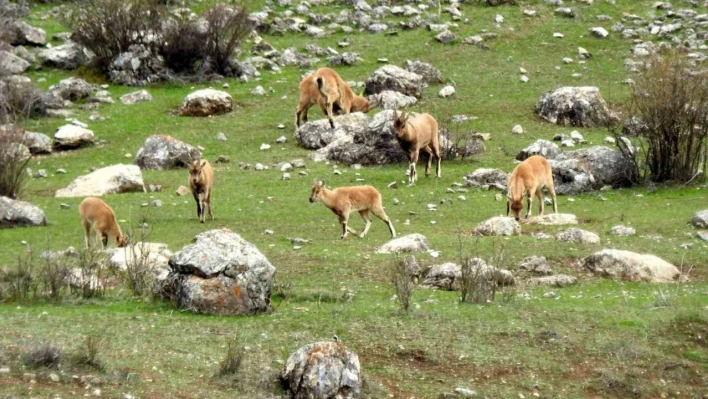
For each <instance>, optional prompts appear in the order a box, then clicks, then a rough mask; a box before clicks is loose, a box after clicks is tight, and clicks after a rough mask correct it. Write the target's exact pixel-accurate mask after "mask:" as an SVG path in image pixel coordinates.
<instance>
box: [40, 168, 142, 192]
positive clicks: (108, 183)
mask: <svg viewBox="0 0 708 399" xmlns="http://www.w3.org/2000/svg"><path fill="white" fill-rule="evenodd" d="M145 191H146V190H145V183H143V174H142V173H141V172H140V168H138V167H137V166H135V165H120V164H119V165H112V166H107V167H105V168H101V169H96V170H95V171H93V172H91V173H89V174H88V175H84V176H79V177H77V178H76V180H74V181H73V182H71V184H69V186H68V187H67V188H62V189H59V190H57V192H56V194H55V195H54V196H55V197H57V198H66V197H100V196H102V195H106V194H119V193H126V192H145Z"/></svg>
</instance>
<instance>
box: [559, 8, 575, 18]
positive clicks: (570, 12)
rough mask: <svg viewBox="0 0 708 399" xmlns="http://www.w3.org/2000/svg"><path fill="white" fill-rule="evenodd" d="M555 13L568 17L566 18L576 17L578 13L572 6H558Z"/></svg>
mask: <svg viewBox="0 0 708 399" xmlns="http://www.w3.org/2000/svg"><path fill="white" fill-rule="evenodd" d="M555 13H556V14H557V15H560V16H562V17H566V18H575V17H576V15H577V13H576V10H575V8H570V7H559V8H556V10H555Z"/></svg>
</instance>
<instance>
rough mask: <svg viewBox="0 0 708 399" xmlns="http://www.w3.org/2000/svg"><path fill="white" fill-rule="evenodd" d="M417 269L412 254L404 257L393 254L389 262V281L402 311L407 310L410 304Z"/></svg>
mask: <svg viewBox="0 0 708 399" xmlns="http://www.w3.org/2000/svg"><path fill="white" fill-rule="evenodd" d="M414 269H415V270H414ZM417 269H418V265H417V264H416V263H415V258H413V257H412V256H408V257H405V258H401V257H399V256H394V258H393V261H392V262H391V266H390V274H391V276H390V277H391V283H393V289H394V292H395V293H396V301H398V304H399V305H401V309H403V311H404V312H407V311H408V309H409V308H410V305H411V297H412V296H413V290H414V289H415V282H414V281H413V278H414V274H415V273H416V272H417Z"/></svg>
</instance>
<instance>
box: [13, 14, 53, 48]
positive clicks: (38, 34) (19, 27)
mask: <svg viewBox="0 0 708 399" xmlns="http://www.w3.org/2000/svg"><path fill="white" fill-rule="evenodd" d="M12 29H13V31H14V32H13V36H14V37H13V38H12V41H11V42H12V45H13V46H20V45H30V46H44V45H45V44H47V33H46V32H45V31H44V30H43V29H41V28H36V27H34V26H32V25H30V24H28V23H27V22H24V21H20V20H17V21H15V22H14V23H13V25H12Z"/></svg>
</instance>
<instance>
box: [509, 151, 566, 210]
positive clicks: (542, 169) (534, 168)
mask: <svg viewBox="0 0 708 399" xmlns="http://www.w3.org/2000/svg"><path fill="white" fill-rule="evenodd" d="M544 187H545V188H546V190H548V193H549V194H550V195H551V199H552V201H553V212H555V213H558V204H557V202H556V190H555V189H554V186H553V169H552V168H551V164H550V163H548V161H547V160H546V158H544V157H542V156H540V155H534V156H531V157H528V158H527V159H526V160H525V161H523V162H521V163H520V164H518V165H516V168H514V171H513V172H511V174H510V175H509V182H508V183H507V186H506V189H507V197H508V198H507V200H506V216H509V211H512V212H513V213H514V218H515V219H516V220H517V221H518V220H519V214H520V213H521V210H522V209H524V205H523V203H522V200H523V199H524V194H526V196H527V204H526V205H527V207H528V209H527V210H526V218H527V219H528V217H529V216H530V215H531V202H532V201H533V197H538V206H539V216H543V195H542V194H541V189H542V188H544Z"/></svg>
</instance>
